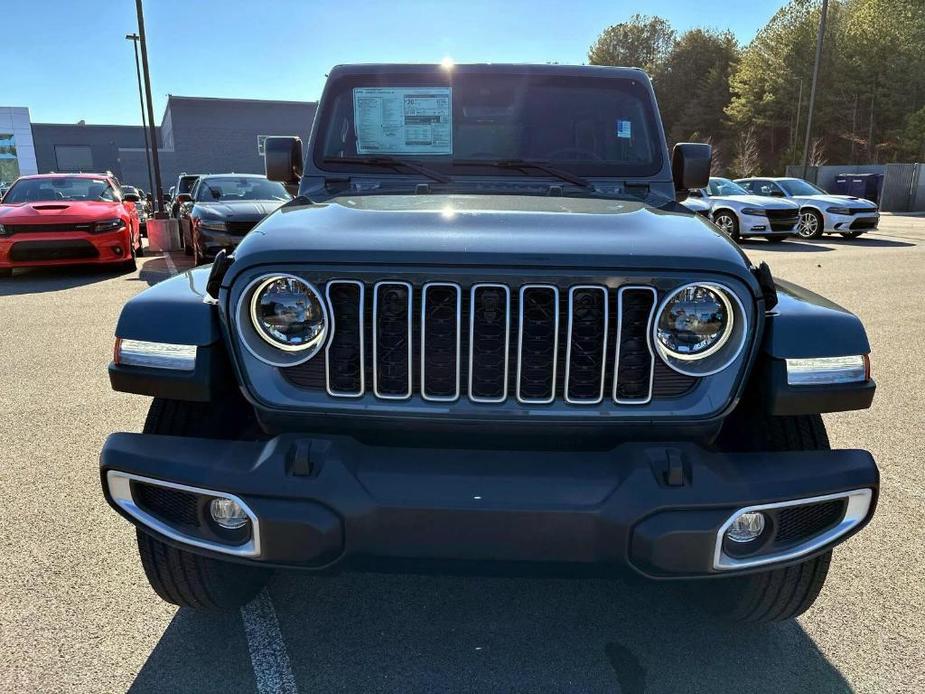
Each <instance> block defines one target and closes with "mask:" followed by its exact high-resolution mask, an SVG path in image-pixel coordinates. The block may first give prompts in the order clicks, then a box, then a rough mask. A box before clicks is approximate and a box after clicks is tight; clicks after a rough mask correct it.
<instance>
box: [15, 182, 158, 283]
mask: <svg viewBox="0 0 925 694" xmlns="http://www.w3.org/2000/svg"><path fill="white" fill-rule="evenodd" d="M136 202H138V200H137V197H136V196H134V195H123V194H122V191H121V189H120V187H119V184H118V181H116V179H115V178H113V177H112V176H110V175H108V174H84V173H81V174H39V175H37V176H23V177H22V178H20V179H19V180H17V181H16V182H15V183H14V184H13V185H12V187H11V188H10V189H9V190H8V191H7V192H6V194H5V195H4V196H3V200H2V201H0V276H2V275H5V276H7V277H9V276H10V275H11V274H12V272H13V268H16V267H35V266H37V265H68V264H78V263H79V264H85V263H90V264H107V265H109V264H112V265H117V266H120V267H122V268H125V269H127V270H134V269H135V267H136V266H135V258H136V257H138V256H140V255H141V254H142V248H141V232H140V222H139V217H138V210H137V209H136V207H135V203H136Z"/></svg>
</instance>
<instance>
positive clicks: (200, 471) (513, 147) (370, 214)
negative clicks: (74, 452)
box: [100, 65, 879, 621]
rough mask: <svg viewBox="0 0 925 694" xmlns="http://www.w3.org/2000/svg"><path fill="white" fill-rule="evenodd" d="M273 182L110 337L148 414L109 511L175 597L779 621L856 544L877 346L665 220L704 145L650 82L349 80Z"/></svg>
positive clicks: (693, 175)
mask: <svg viewBox="0 0 925 694" xmlns="http://www.w3.org/2000/svg"><path fill="white" fill-rule="evenodd" d="M266 170H267V175H268V177H269V178H270V179H273V180H277V181H280V182H282V183H284V184H286V185H287V186H290V187H292V189H293V190H296V189H297V193H298V195H297V197H295V198H294V199H293V200H292V201H290V202H289V203H287V204H286V205H284V206H283V207H282V208H281V209H279V210H278V211H276V212H274V213H273V214H271V215H269V216H268V217H267V218H266V219H264V220H263V221H262V222H261V223H260V224H258V225H257V227H256V228H255V229H254V230H253V231H251V232H250V233H249V234H248V235H247V236H246V237H245V238H244V239H243V241H242V242H241V243H240V245H239V246H238V247H237V248H236V250H235V251H234V253H233V255H229V254H226V253H225V252H224V251H222V252H220V254H219V257H218V258H217V259H216V261H215V262H214V263H213V264H212V266H211V267H205V268H197V269H194V270H192V271H190V272H187V273H185V274H183V275H182V276H178V277H174V278H172V279H170V280H167V281H165V282H162V283H160V284H158V285H156V286H153V287H151V288H149V289H147V290H145V291H144V292H142V293H141V294H139V295H138V296H136V297H135V298H133V299H132V300H131V301H129V302H128V304H126V306H125V307H124V309H123V311H122V314H121V316H120V318H119V322H118V326H117V328H116V344H115V356H114V360H113V363H112V364H111V365H110V367H109V375H110V379H111V382H112V386H113V388H115V389H116V390H118V391H123V392H128V393H136V394H139V395H145V396H151V397H153V402H152V403H151V408H150V411H149V413H148V417H147V421H146V422H145V425H144V431H143V433H140V434H138V433H115V434H112V435H111V436H110V437H109V438H108V439H107V441H106V443H105V446H104V448H103V451H102V454H101V461H100V462H101V480H102V486H103V491H104V494H105V496H106V499H107V501H108V502H109V504H110V505H111V506H112V507H113V508H114V509H115V510H116V511H118V512H119V513H120V514H122V515H123V516H124V517H125V518H126V519H127V520H129V521H130V522H131V523H133V524H134V525H135V526H136V527H137V539H138V549H139V553H140V556H141V561H142V564H143V566H144V569H145V572H146V574H147V577H148V580H149V581H150V583H151V585H152V587H153V588H154V590H155V591H156V592H157V593H158V594H159V595H160V596H161V597H162V598H163V599H165V600H167V601H169V602H172V603H176V604H178V605H186V606H191V607H198V608H212V609H228V608H233V607H235V606H238V605H241V604H243V603H245V602H246V601H248V600H249V599H251V598H252V597H253V596H254V595H255V594H256V593H257V592H258V591H259V590H260V589H261V587H262V586H263V585H264V583H265V582H266V580H267V577H268V576H269V575H270V573H271V571H272V570H274V569H302V570H307V571H316V572H320V571H333V570H335V569H337V570H339V569H343V568H347V567H349V568H354V569H357V568H364V569H365V568H368V567H370V566H372V567H382V566H384V565H385V564H387V563H398V564H399V565H400V566H401V565H404V566H406V567H417V566H422V567H427V566H431V565H439V566H441V567H450V568H455V567H458V566H465V567H468V568H467V570H469V569H470V568H471V567H472V566H473V565H475V566H476V567H484V566H486V563H488V565H493V566H513V567H516V568H517V569H522V570H524V573H527V574H529V573H531V572H532V571H533V570H534V569H537V568H539V567H540V566H546V565H553V566H556V567H559V568H560V569H561V568H565V570H566V571H567V572H570V571H571V570H572V569H573V568H574V569H576V573H578V571H577V570H578V569H579V568H582V567H583V568H585V569H589V568H590V569H593V572H594V573H597V574H599V573H601V572H603V573H604V574H616V573H618V572H623V573H626V571H629V572H630V573H636V574H641V575H642V576H645V577H649V578H652V579H658V580H666V579H669V580H670V579H703V580H699V581H698V585H697V589H698V590H699V589H702V592H703V593H704V596H705V598H706V599H707V600H706V602H707V603H709V604H712V605H713V606H714V607H715V608H716V609H718V610H720V611H721V612H723V613H725V614H726V615H727V616H730V617H732V618H735V619H739V620H748V621H771V620H783V619H789V618H792V617H794V616H796V615H798V614H800V613H801V612H803V611H804V610H806V609H807V608H808V607H809V606H810V605H811V604H812V603H813V601H814V600H815V599H816V597H817V595H818V594H819V591H820V589H821V588H822V585H823V582H824V581H825V577H826V573H827V571H828V567H829V562H830V559H831V556H832V549H833V547H834V546H835V545H836V544H838V543H840V542H843V541H844V540H846V539H847V538H848V537H850V536H851V535H852V534H853V533H856V532H858V531H859V530H860V529H861V528H862V527H863V526H864V525H865V524H866V523H867V522H868V521H869V520H870V518H871V516H872V514H873V512H874V508H875V505H876V501H877V492H878V484H879V477H878V471H877V467H876V465H875V463H874V460H873V458H872V457H871V455H870V454H869V453H867V452H866V451H861V450H832V449H831V448H830V446H829V441H828V438H827V437H826V430H825V426H824V424H823V420H822V417H821V416H820V414H821V413H823V412H832V411H843V410H852V409H862V408H866V407H869V405H870V403H871V400H872V398H873V394H874V389H875V385H874V382H873V380H872V379H871V377H870V366H869V358H868V355H869V351H870V346H869V344H868V340H867V336H866V334H865V331H864V328H863V326H862V325H861V323H860V321H859V320H858V319H857V318H856V317H855V316H854V315H852V314H851V313H849V312H848V311H846V310H845V309H843V308H841V307H839V306H837V305H835V304H833V303H832V302H830V301H827V300H826V299H824V298H822V297H820V296H817V295H816V294H813V293H812V292H810V291H807V290H806V289H803V288H801V287H798V286H796V285H793V284H790V283H787V282H784V281H781V280H775V279H774V278H772V276H771V273H770V271H769V269H768V267H767V266H766V265H765V264H761V265H760V266H757V267H756V266H754V265H753V264H752V263H751V262H750V261H749V259H748V258H747V257H746V256H745V255H744V253H743V252H742V251H741V250H740V249H739V248H738V247H737V246H736V244H735V243H734V242H732V241H731V240H730V239H729V237H728V236H726V235H725V234H723V233H722V232H721V231H719V230H718V229H717V228H716V227H714V226H712V224H711V223H710V222H709V221H707V220H705V219H703V218H702V217H698V216H696V215H693V214H691V213H690V212H689V211H687V210H686V209H685V208H683V207H681V206H680V205H678V203H677V202H676V198H677V196H678V193H679V192H681V191H686V190H688V189H692V188H699V187H702V186H704V185H706V183H707V179H708V176H709V170H710V149H709V147H708V146H707V145H703V144H692V143H683V144H678V145H676V146H675V147H674V149H673V152H672V154H671V156H669V152H668V148H667V144H666V140H665V135H664V132H663V129H662V126H661V122H660V119H659V113H658V109H657V106H656V101H655V95H654V93H653V90H652V85H651V83H650V81H649V79H648V77H647V76H646V75H645V73H643V72H642V71H640V70H637V69H628V68H611V67H588V66H582V67H572V66H560V65H517V66H513V65H456V66H453V67H451V68H447V67H443V66H439V65H434V66H429V65H359V66H341V67H337V68H335V69H334V70H332V71H331V73H330V76H329V79H328V81H327V85H326V86H325V89H324V93H323V96H322V99H321V101H320V105H319V108H318V113H317V116H316V118H315V121H314V124H313V127H312V132H311V136H310V139H309V143H308V146H307V152H306V156H304V157H303V154H302V144H301V141H300V140H298V139H297V138H285V137H273V138H268V139H267V142H266ZM443 570H446V569H445V568H444V569H443ZM711 596H713V597H714V598H717V597H718V599H715V600H714V599H711Z"/></svg>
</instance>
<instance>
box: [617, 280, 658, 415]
mask: <svg viewBox="0 0 925 694" xmlns="http://www.w3.org/2000/svg"><path fill="white" fill-rule="evenodd" d="M654 304H655V293H654V292H653V291H652V290H651V289H648V288H642V287H640V288H636V287H630V288H626V289H623V290H622V291H621V292H620V298H619V307H620V309H619V310H620V326H619V330H618V333H617V359H618V362H617V371H616V386H615V388H614V393H615V398H616V399H617V400H618V401H621V402H624V401H625V402H644V401H646V400H648V399H649V396H650V391H649V384H650V382H651V379H652V355H651V353H650V352H649V344H648V332H649V316H650V314H651V313H652V308H653V306H654Z"/></svg>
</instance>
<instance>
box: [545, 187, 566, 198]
mask: <svg viewBox="0 0 925 694" xmlns="http://www.w3.org/2000/svg"><path fill="white" fill-rule="evenodd" d="M546 195H551V196H554V197H558V196H561V195H562V186H557V185H551V186H549V188H548V189H547V190H546Z"/></svg>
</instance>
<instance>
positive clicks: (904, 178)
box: [787, 164, 925, 212]
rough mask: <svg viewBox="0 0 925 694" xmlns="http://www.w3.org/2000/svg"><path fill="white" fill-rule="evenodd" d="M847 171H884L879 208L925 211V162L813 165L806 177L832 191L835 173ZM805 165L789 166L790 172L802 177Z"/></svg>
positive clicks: (788, 170) (807, 170) (790, 174)
mask: <svg viewBox="0 0 925 694" xmlns="http://www.w3.org/2000/svg"><path fill="white" fill-rule="evenodd" d="M846 173H878V174H883V190H882V191H881V192H880V209H881V210H883V211H884V212H925V164H855V165H844V166H810V167H807V169H806V180H808V181H811V182H813V183H815V184H816V185H817V186H819V187H820V188H824V189H825V190H832V189H833V188H834V184H835V178H836V176H839V175H841V174H846ZM802 174H803V167H802V166H799V165H791V166H788V167H787V175H788V176H794V177H797V178H802Z"/></svg>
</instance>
